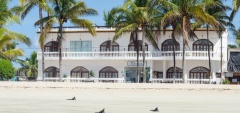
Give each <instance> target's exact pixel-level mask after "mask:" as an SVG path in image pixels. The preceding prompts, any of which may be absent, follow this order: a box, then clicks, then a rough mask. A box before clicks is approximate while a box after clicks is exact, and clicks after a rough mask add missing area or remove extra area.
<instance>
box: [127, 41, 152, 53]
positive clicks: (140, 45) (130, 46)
mask: <svg viewBox="0 0 240 113" xmlns="http://www.w3.org/2000/svg"><path fill="white" fill-rule="evenodd" d="M137 43H138V50H139V51H142V41H141V40H138V42H137ZM137 43H136V44H137ZM136 50H137V49H136V48H135V46H134V42H131V43H130V44H129V45H128V51H136ZM145 51H148V44H147V43H145Z"/></svg>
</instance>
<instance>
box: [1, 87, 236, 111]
mask: <svg viewBox="0 0 240 113" xmlns="http://www.w3.org/2000/svg"><path fill="white" fill-rule="evenodd" d="M73 96H75V97H76V99H77V100H76V101H69V100H66V99H67V98H72V97H73ZM239 106H240V86H237V85H234V86H231V85H189V84H187V85H186V84H175V85H174V84H100V83H86V84H83V83H48V82H35V83H34V82H33V83H31V82H18V83H16V82H0V113H95V112H96V111H99V110H101V109H102V108H105V111H106V113H151V111H149V110H150V109H154V108H155V107H158V108H159V111H160V112H159V113H240V107H239Z"/></svg>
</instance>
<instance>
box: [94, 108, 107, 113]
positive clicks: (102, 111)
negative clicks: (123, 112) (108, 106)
mask: <svg viewBox="0 0 240 113" xmlns="http://www.w3.org/2000/svg"><path fill="white" fill-rule="evenodd" d="M104 110H105V108H103V109H102V110H101V111H99V112H95V113H105V111H104Z"/></svg>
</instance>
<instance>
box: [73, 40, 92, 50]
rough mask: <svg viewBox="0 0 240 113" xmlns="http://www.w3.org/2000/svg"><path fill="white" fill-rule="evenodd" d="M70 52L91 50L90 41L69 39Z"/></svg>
mask: <svg viewBox="0 0 240 113" xmlns="http://www.w3.org/2000/svg"><path fill="white" fill-rule="evenodd" d="M70 48H71V52H91V51H92V41H87V40H81V41H70Z"/></svg>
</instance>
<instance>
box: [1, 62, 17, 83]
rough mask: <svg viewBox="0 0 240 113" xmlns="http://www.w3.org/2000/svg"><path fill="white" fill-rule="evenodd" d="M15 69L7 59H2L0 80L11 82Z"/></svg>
mask: <svg viewBox="0 0 240 113" xmlns="http://www.w3.org/2000/svg"><path fill="white" fill-rule="evenodd" d="M14 74H15V69H14V67H13V65H12V63H11V62H10V61H9V60H6V59H0V80H9V79H11V78H13V77H14Z"/></svg>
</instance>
